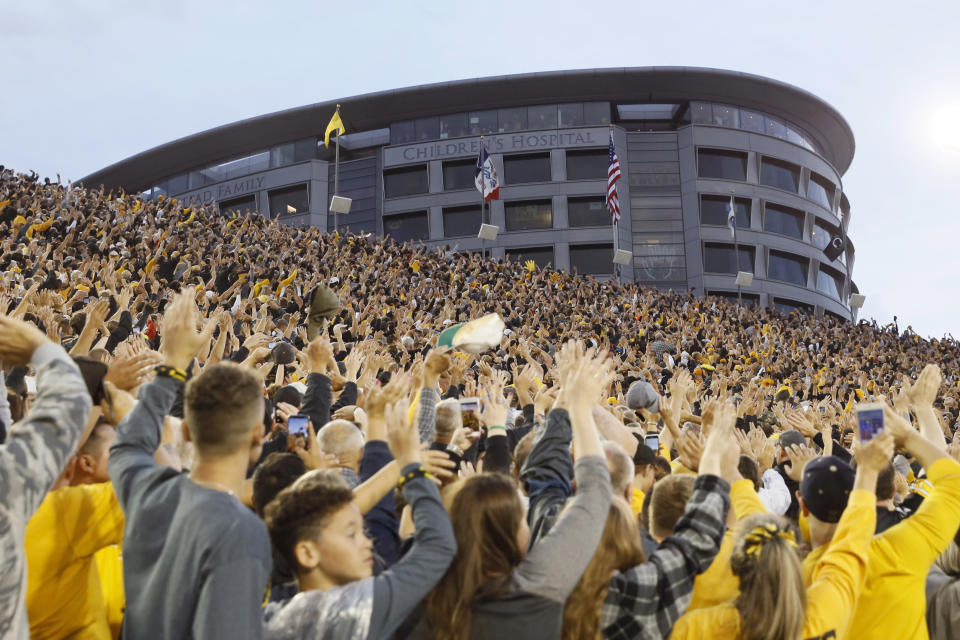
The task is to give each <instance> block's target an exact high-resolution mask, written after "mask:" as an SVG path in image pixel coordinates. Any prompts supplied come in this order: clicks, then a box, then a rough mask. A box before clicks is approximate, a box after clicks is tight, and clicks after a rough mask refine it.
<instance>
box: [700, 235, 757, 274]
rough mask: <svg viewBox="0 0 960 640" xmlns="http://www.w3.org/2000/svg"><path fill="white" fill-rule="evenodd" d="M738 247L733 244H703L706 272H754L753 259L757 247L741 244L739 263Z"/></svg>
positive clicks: (704, 268)
mask: <svg viewBox="0 0 960 640" xmlns="http://www.w3.org/2000/svg"><path fill="white" fill-rule="evenodd" d="M735 249H736V247H734V245H732V244H725V243H719V242H707V243H706V244H704V245H703V270H704V271H705V272H706V273H727V274H732V275H736V274H737V272H738V271H747V272H749V273H753V261H754V255H755V253H756V249H755V248H754V247H751V246H749V245H748V246H744V245H740V246H739V249H740V254H739V256H740V260H739V264H738V261H737V259H736V257H735V256H736V253H735Z"/></svg>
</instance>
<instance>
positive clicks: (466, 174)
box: [443, 160, 477, 191]
mask: <svg viewBox="0 0 960 640" xmlns="http://www.w3.org/2000/svg"><path fill="white" fill-rule="evenodd" d="M476 172H477V161H476V160H454V161H451V162H444V163H443V190H444V191H459V190H460V189H475V188H476V184H475V183H474V178H475V177H476Z"/></svg>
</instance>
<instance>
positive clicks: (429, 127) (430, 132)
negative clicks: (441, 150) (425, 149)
mask: <svg viewBox="0 0 960 640" xmlns="http://www.w3.org/2000/svg"><path fill="white" fill-rule="evenodd" d="M413 128H414V133H415V136H416V139H417V140H436V139H437V138H438V137H440V134H439V129H438V125H437V119H436V118H419V119H417V120H414V121H413Z"/></svg>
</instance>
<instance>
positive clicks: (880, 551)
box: [803, 458, 960, 640]
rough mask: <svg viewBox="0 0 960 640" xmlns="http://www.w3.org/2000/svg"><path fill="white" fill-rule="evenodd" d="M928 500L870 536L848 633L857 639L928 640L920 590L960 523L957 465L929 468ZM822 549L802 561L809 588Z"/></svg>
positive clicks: (946, 460)
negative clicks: (908, 515)
mask: <svg viewBox="0 0 960 640" xmlns="http://www.w3.org/2000/svg"><path fill="white" fill-rule="evenodd" d="M927 479H928V480H929V481H930V483H931V484H932V485H933V491H932V492H931V493H930V496H929V497H928V498H927V499H926V500H924V501H923V504H922V505H920V508H919V509H917V512H916V513H914V514H913V515H912V516H910V517H909V518H907V519H906V520H904V521H903V522H900V523H899V524H897V525H894V526H892V527H890V528H889V529H887V530H886V531H884V532H883V533H881V534H880V535H878V536H876V537H874V538H872V540H870V543H869V546H868V557H869V558H870V562H869V566H868V568H867V576H866V580H865V584H864V587H863V592H862V594H861V595H860V599H859V600H857V606H856V609H855V610H854V612H853V617H852V618H851V620H850V626H849V633H847V634H844V635H843V636H841V637H849V638H856V639H857V640H870V639H873V638H876V639H877V640H887V639H888V638H896V639H897V640H915V639H923V640H926V638H927V637H928V634H927V625H926V621H925V619H924V613H925V611H926V597H925V592H924V588H925V585H926V579H927V573H928V572H929V571H930V566H931V565H932V564H933V561H934V560H935V559H936V558H937V556H939V555H940V554H941V553H942V552H943V550H944V549H946V548H947V546H948V545H949V544H950V541H951V540H952V539H953V536H954V535H955V534H956V532H957V522H958V521H960V464H958V463H957V462H956V461H955V460H953V459H951V458H941V459H940V460H938V461H937V462H935V463H934V464H932V465H930V468H929V469H927ZM822 554H823V547H819V548H817V549H814V550H813V551H811V552H810V554H809V555H808V556H807V558H806V560H804V563H803V569H804V576H803V577H804V581H806V582H807V583H808V584H809V582H810V579H811V575H812V568H813V566H814V565H815V564H816V563H817V561H818V559H819V557H820V556H821V555H822Z"/></svg>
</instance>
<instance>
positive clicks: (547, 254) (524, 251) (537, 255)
mask: <svg viewBox="0 0 960 640" xmlns="http://www.w3.org/2000/svg"><path fill="white" fill-rule="evenodd" d="M505 255H506V257H507V260H511V261H513V262H526V261H527V260H533V261H534V263H536V265H537V266H538V267H540V268H541V269H543V268H544V267H546V266H547V265H552V264H553V246H552V245H551V246H549V247H524V248H519V249H507V250H506V254H505Z"/></svg>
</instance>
